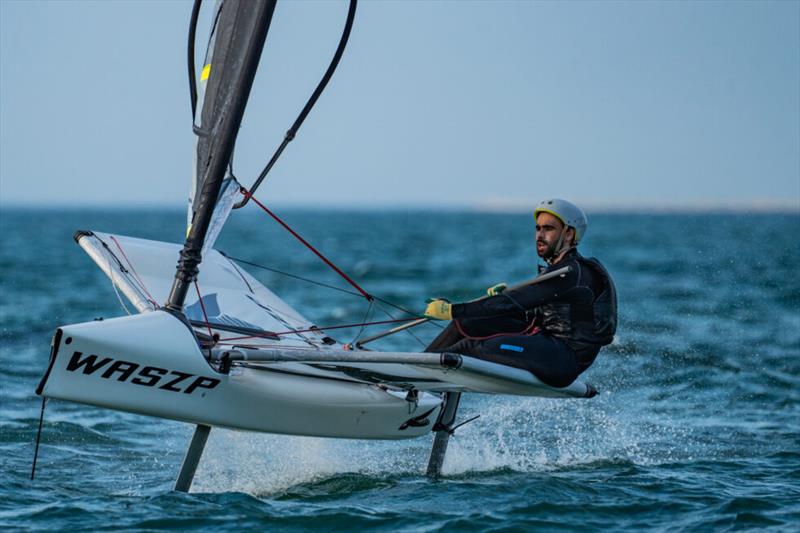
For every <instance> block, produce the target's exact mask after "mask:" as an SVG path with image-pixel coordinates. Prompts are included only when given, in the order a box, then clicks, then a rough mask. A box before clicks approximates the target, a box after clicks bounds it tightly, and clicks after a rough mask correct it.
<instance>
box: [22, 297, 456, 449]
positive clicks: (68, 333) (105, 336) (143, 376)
mask: <svg viewBox="0 0 800 533" xmlns="http://www.w3.org/2000/svg"><path fill="white" fill-rule="evenodd" d="M37 393H39V394H42V395H44V396H46V397H49V398H57V399H61V400H68V401H73V402H79V403H84V404H89V405H94V406H98V407H105V408H109V409H115V410H120V411H126V412H130V413H138V414H144V415H150V416H157V417H161V418H167V419H172V420H179V421H182V422H189V423H193V424H205V425H209V426H218V427H227V428H232V429H241V430H248V431H258V432H266V433H282V434H291V435H306V436H316V437H340V438H357V439H404V438H413V437H418V436H421V435H424V434H427V433H428V432H430V431H431V429H432V426H433V423H434V422H435V421H436V418H437V416H438V413H439V409H440V407H441V398H440V397H439V396H438V395H436V394H430V393H420V394H419V398H418V399H417V401H416V402H411V401H407V400H406V399H405V395H404V393H403V392H402V391H387V390H385V388H383V387H379V386H377V385H373V384H366V383H358V382H351V381H345V380H338V379H328V378H320V377H312V376H303V375H297V374H293V373H286V372H281V371H280V370H279V367H267V368H255V367H246V366H240V367H236V366H234V367H233V368H232V370H231V372H230V373H228V374H223V373H219V372H217V371H215V370H214V369H213V368H212V367H211V366H210V365H209V364H208V363H207V361H206V360H205V358H204V356H203V354H202V352H201V351H200V349H199V347H198V346H197V343H196V341H195V339H194V337H193V335H192V334H191V333H190V331H189V330H188V328H187V327H186V326H185V325H184V324H183V323H181V322H180V321H179V320H178V319H177V318H175V317H174V316H172V315H170V314H168V313H166V312H163V311H155V312H151V313H144V314H142V315H135V316H131V317H123V318H115V319H111V320H105V321H97V322H87V323H83V324H76V325H71V326H64V327H62V328H60V329H59V330H58V332H57V333H56V336H55V338H54V341H53V350H52V353H51V360H50V365H49V368H48V370H47V373H46V374H45V376H44V378H43V379H42V383H41V384H40V386H39V389H38V390H37ZM409 421H411V422H412V423H411V424H409ZM401 428H403V429H401Z"/></svg>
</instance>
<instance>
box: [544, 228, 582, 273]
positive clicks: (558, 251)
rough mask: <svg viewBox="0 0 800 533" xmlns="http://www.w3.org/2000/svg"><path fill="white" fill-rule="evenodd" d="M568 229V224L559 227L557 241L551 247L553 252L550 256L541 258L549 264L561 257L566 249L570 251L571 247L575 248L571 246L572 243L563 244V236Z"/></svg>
mask: <svg viewBox="0 0 800 533" xmlns="http://www.w3.org/2000/svg"><path fill="white" fill-rule="evenodd" d="M568 229H569V226H567V225H564V227H563V228H561V235H559V236H558V242H556V245H555V247H554V248H553V253H552V254H551V255H550V257H545V258H543V259H544V260H545V261H547V262H548V263H549V264H551V265H552V264H553V263H557V262H558V260H559V259H561V257H562V256H563V255H564V254H565V253H567V252H568V251H570V250H572V249H573V248H575V246H573V245H572V243H570V244H565V243H564V236H565V235H566V233H567V230H568ZM573 231H574V230H573Z"/></svg>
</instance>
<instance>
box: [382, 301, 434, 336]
mask: <svg viewBox="0 0 800 533" xmlns="http://www.w3.org/2000/svg"><path fill="white" fill-rule="evenodd" d="M377 308H378V309H380V310H381V312H383V314H385V315H386V316H388V317H389V318H394V315H392V314H391V313H390V312H389V311H387V310H386V309H384V308H383V306H381V305H380V304H377ZM404 331H406V332H408V334H409V335H411V336H412V337H414V339H415V340H416V341H417V342H418V343H420V344H421V345H422V346H426V344H425V342H424V341H423V340H422V339H420V338H419V337H417V336H416V335H414V333H413V332H412V331H411V330H410V329H406V330H404Z"/></svg>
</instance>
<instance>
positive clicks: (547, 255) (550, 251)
mask: <svg viewBox="0 0 800 533" xmlns="http://www.w3.org/2000/svg"><path fill="white" fill-rule="evenodd" d="M539 244H543V245H545V248H544V250H542V251H541V252H540V251H539ZM557 245H558V241H555V242H551V243H548V242H547V241H536V253H537V254H539V257H541V258H542V259H544V260H545V261H547V260H548V259H552V258H553V257H555V255H556V246H557Z"/></svg>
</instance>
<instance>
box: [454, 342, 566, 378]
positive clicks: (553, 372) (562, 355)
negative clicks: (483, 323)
mask: <svg viewBox="0 0 800 533" xmlns="http://www.w3.org/2000/svg"><path fill="white" fill-rule="evenodd" d="M447 351H449V352H453V353H460V354H464V355H472V356H474V357H477V358H479V359H484V360H486V361H491V362H493V363H499V364H501V365H506V366H513V367H514V368H521V369H522V370H527V371H529V372H531V373H532V374H533V375H534V376H536V377H537V378H539V379H541V380H542V381H543V382H544V383H546V384H547V385H550V386H551V387H566V386H567V385H569V384H570V383H572V382H573V381H575V379H576V378H577V377H578V374H580V373H581V370H580V368H579V366H578V362H577V357H576V355H575V352H573V351H572V350H571V349H570V348H569V347H568V346H567V345H566V344H564V343H563V342H561V341H559V340H557V339H554V338H552V337H549V336H547V335H541V334H539V335H530V336H523V335H519V336H516V335H515V336H507V337H495V338H492V339H487V340H485V341H475V340H471V339H463V340H461V341H459V342H458V343H456V344H455V345H453V346H450V347H448V349H447Z"/></svg>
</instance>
